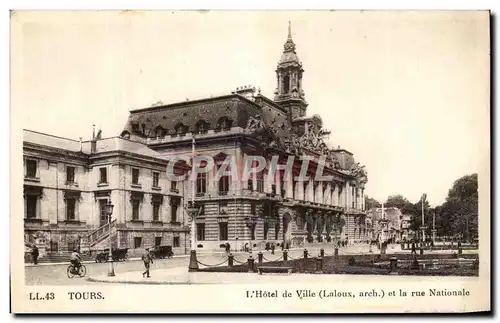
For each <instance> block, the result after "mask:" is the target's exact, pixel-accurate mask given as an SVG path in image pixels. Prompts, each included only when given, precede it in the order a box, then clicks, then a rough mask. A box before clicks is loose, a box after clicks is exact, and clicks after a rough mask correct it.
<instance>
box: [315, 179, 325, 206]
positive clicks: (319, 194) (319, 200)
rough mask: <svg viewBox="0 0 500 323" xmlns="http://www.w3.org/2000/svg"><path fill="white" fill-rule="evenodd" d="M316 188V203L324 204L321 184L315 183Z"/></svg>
mask: <svg viewBox="0 0 500 323" xmlns="http://www.w3.org/2000/svg"><path fill="white" fill-rule="evenodd" d="M317 184H318V187H317V188H316V201H315V202H316V203H325V201H323V182H317Z"/></svg>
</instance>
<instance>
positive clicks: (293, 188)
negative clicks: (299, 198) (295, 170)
mask: <svg viewBox="0 0 500 323" xmlns="http://www.w3.org/2000/svg"><path fill="white" fill-rule="evenodd" d="M296 187H297V182H296V181H293V182H292V197H293V198H294V199H295V188H296Z"/></svg>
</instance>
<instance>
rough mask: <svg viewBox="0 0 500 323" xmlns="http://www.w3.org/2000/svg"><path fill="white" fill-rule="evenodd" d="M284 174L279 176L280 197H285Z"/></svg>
mask: <svg viewBox="0 0 500 323" xmlns="http://www.w3.org/2000/svg"><path fill="white" fill-rule="evenodd" d="M284 177H285V173H281V174H280V193H281V197H285V194H286V188H285V178H284Z"/></svg>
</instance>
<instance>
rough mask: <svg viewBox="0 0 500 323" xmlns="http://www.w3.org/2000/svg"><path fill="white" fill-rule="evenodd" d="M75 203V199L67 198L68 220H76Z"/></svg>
mask: <svg viewBox="0 0 500 323" xmlns="http://www.w3.org/2000/svg"><path fill="white" fill-rule="evenodd" d="M75 205H76V200H75V199H67V200H66V220H69V221H72V220H76V216H75Z"/></svg>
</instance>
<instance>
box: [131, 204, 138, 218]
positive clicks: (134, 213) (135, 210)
mask: <svg viewBox="0 0 500 323" xmlns="http://www.w3.org/2000/svg"><path fill="white" fill-rule="evenodd" d="M131 203H132V220H139V201H138V200H132V201H131Z"/></svg>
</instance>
